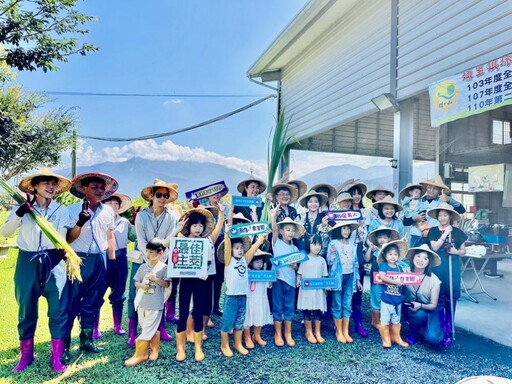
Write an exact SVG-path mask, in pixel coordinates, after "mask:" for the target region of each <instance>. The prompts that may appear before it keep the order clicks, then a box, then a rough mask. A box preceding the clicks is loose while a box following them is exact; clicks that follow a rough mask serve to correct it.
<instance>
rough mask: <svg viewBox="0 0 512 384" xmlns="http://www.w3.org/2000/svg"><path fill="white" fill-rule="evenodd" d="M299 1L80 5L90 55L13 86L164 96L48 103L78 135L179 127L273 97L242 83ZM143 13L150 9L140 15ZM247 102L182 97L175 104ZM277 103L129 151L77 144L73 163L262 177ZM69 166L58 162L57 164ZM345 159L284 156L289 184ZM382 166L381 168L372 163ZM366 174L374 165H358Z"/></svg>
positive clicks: (130, 0)
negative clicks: (186, 167)
mask: <svg viewBox="0 0 512 384" xmlns="http://www.w3.org/2000/svg"><path fill="white" fill-rule="evenodd" d="M306 2H307V1H306V0H278V1H276V0H215V1H212V0H180V1H178V0H175V1H171V0H152V1H150V2H141V1H138V0H137V1H136V0H127V1H120V0H116V1H100V0H94V1H92V0H91V1H83V2H79V9H80V10H81V11H82V12H84V13H86V14H89V15H94V16H96V17H97V18H98V20H97V21H96V22H92V23H90V24H89V25H88V28H89V30H90V32H89V34H87V35H85V36H84V37H83V38H81V39H82V41H84V42H88V43H92V44H94V45H96V46H98V47H99V49H100V50H99V51H98V52H96V53H90V54H88V55H87V56H86V57H81V56H73V57H71V58H70V60H69V62H68V63H59V64H58V66H59V70H58V71H56V72H49V73H44V72H42V71H37V72H24V73H21V74H20V75H19V77H18V81H19V82H20V83H21V84H22V85H23V86H24V87H25V88H27V89H29V90H33V91H42V92H92V93H130V94H133V93H137V94H166V95H171V96H168V97H105V96H103V97H102V96H68V95H66V96H65V95H54V94H50V95H49V96H50V97H51V98H52V100H53V106H55V107H59V106H64V107H67V108H75V115H76V116H77V118H78V122H79V123H78V127H79V134H80V135H87V136H99V137H134V136H141V135H147V134H153V133H161V132H169V131H174V130H177V129H181V128H185V127H188V126H191V125H194V124H197V123H200V122H202V121H205V120H208V119H211V118H213V117H216V116H219V115H222V114H224V113H227V112H230V111H232V110H234V109H237V108H240V107H242V106H244V105H246V104H248V103H250V102H253V101H255V100H257V99H259V98H261V97H264V96H267V95H269V94H271V93H272V90H270V89H268V88H265V87H262V86H260V85H258V84H255V83H253V82H251V81H249V80H248V79H247V77H246V72H247V70H248V68H249V67H250V66H251V65H252V64H253V63H254V62H255V61H256V60H257V58H258V57H259V56H260V55H261V54H262V53H263V52H264V50H265V49H266V48H267V47H268V46H269V45H270V44H271V42H272V41H273V40H274V39H275V38H276V37H277V36H278V34H279V32H280V31H282V30H283V29H284V28H285V27H286V25H287V24H288V23H289V22H290V21H291V20H292V19H293V17H294V16H295V15H296V14H297V13H298V12H299V11H300V10H301V8H302V7H303V6H304V5H305V4H306ZM149 5H150V6H149ZM190 94H196V95H250V97H232V98H204V97H202V98H186V97H182V96H178V95H190ZM276 108H277V103H276V100H275V99H272V100H267V101H265V102H263V103H262V104H259V105H258V106H256V107H253V108H251V109H249V110H247V111H244V112H242V113H240V114H237V115H235V116H232V117H230V118H228V119H226V120H223V121H221V122H217V123H214V124H212V125H208V126H205V127H202V128H199V129H195V130H192V131H189V132H185V133H180V134H177V135H173V136H171V137H167V138H162V139H156V140H149V141H138V142H131V143H128V142H121V143H112V142H102V141H96V140H90V139H87V140H84V141H82V142H81V146H80V149H79V151H78V157H77V163H78V165H79V166H81V165H93V164H96V163H98V162H103V161H106V160H109V161H124V160H127V159H129V158H132V157H136V156H137V157H145V158H153V159H154V158H160V159H169V160H179V159H181V160H194V159H202V160H201V161H204V159H205V158H211V159H212V161H214V162H217V163H220V164H224V165H227V166H229V167H230V168H233V169H238V170H241V171H246V172H248V173H249V172H250V171H251V170H252V171H254V172H255V174H259V175H263V174H264V173H265V169H266V159H267V145H268V144H267V143H268V138H269V133H270V130H271V128H272V127H273V126H274V124H275V116H276V112H277V111H276ZM63 159H64V162H68V159H69V158H68V156H67V154H66V155H65V156H64V157H63ZM347 160H349V161H351V158H349V157H347V156H345V155H341V156H340V155H320V154H315V153H304V152H302V151H293V152H292V169H293V170H294V172H295V173H294V176H295V177H300V176H301V175H304V174H306V173H308V172H310V171H312V170H314V169H315V167H316V168H321V167H323V166H326V165H337V164H343V163H346V162H347ZM379 162H382V164H385V163H387V160H385V159H381V160H378V161H377V163H379ZM358 163H359V164H360V165H361V166H363V167H367V166H370V165H374V164H376V161H375V159H360V158H359V159H358Z"/></svg>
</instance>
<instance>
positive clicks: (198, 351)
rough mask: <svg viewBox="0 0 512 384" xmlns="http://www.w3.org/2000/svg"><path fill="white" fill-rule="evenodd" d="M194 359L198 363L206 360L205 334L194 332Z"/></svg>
mask: <svg viewBox="0 0 512 384" xmlns="http://www.w3.org/2000/svg"><path fill="white" fill-rule="evenodd" d="M194 358H195V359H196V361H203V360H204V353H203V332H194Z"/></svg>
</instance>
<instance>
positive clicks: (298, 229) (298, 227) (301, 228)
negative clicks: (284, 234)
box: [277, 217, 306, 237]
mask: <svg viewBox="0 0 512 384" xmlns="http://www.w3.org/2000/svg"><path fill="white" fill-rule="evenodd" d="M281 224H293V225H295V228H296V232H297V233H296V234H295V236H297V237H301V236H302V235H303V234H304V232H306V230H305V229H304V226H303V225H302V224H300V223H297V222H296V221H293V220H292V219H291V218H289V217H285V219H284V220H281V221H280V222H278V223H277V225H278V226H280V225H281Z"/></svg>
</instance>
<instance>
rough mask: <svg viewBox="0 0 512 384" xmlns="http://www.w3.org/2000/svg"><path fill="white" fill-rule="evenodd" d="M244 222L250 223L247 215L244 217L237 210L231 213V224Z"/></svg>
mask: <svg viewBox="0 0 512 384" xmlns="http://www.w3.org/2000/svg"><path fill="white" fill-rule="evenodd" d="M226 220H227V218H226ZM245 223H252V221H251V220H249V219H248V218H247V217H245V216H244V214H243V213H242V212H238V213H235V214H234V215H233V224H245Z"/></svg>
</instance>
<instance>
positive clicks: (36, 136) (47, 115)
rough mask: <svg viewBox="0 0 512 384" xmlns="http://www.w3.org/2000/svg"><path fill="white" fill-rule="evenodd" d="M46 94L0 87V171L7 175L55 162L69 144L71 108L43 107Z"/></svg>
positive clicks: (53, 164)
mask: <svg viewBox="0 0 512 384" xmlns="http://www.w3.org/2000/svg"><path fill="white" fill-rule="evenodd" d="M47 101H48V100H47V98H46V97H45V96H42V95H39V94H37V93H24V92H23V91H22V90H21V88H20V87H19V86H10V87H8V86H5V87H3V88H2V89H1V91H0V137H1V138H2V145H0V174H1V175H2V176H3V177H4V178H5V179H7V180H8V179H10V178H12V177H14V176H16V175H18V174H20V173H23V172H27V171H30V170H32V169H34V168H37V167H40V166H48V167H51V166H55V165H57V164H58V163H59V161H60V156H61V153H62V152H63V151H65V150H66V149H69V148H70V147H71V145H72V131H73V129H74V127H75V117H74V115H73V113H72V112H73V111H72V110H70V109H63V108H59V109H55V110H45V112H44V113H41V112H40V114H39V115H36V112H39V111H40V110H41V109H43V107H45V103H47Z"/></svg>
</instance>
